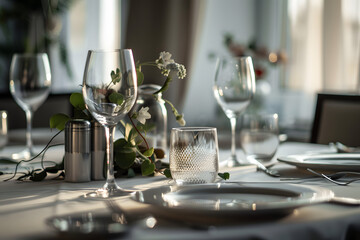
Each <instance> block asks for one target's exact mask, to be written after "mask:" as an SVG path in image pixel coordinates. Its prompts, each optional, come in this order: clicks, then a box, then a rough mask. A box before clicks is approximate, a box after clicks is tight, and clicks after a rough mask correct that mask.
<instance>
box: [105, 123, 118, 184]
mask: <svg viewBox="0 0 360 240" xmlns="http://www.w3.org/2000/svg"><path fill="white" fill-rule="evenodd" d="M104 128H105V136H106V163H107V164H106V165H107V175H106V184H107V186H108V187H111V186H115V185H116V183H115V178H114V162H113V153H114V132H115V127H114V126H110V127H104Z"/></svg>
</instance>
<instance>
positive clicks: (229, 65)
mask: <svg viewBox="0 0 360 240" xmlns="http://www.w3.org/2000/svg"><path fill="white" fill-rule="evenodd" d="M213 91H214V95H215V98H216V100H217V102H218V104H219V105H220V106H221V108H222V109H223V111H224V112H225V114H226V116H227V117H228V118H229V119H230V124H231V156H230V158H229V159H227V165H228V166H229V167H234V166H240V165H244V164H247V161H246V160H241V161H240V160H239V159H238V158H237V156H236V143H235V129H236V119H237V118H238V117H239V116H240V115H241V114H242V113H243V111H244V110H245V109H246V107H247V106H248V105H249V104H250V102H251V99H252V98H253V97H254V94H255V74H254V67H253V63H252V58H251V57H229V58H221V59H220V58H219V59H218V62H217V65H216V72H215V83H214V86H213Z"/></svg>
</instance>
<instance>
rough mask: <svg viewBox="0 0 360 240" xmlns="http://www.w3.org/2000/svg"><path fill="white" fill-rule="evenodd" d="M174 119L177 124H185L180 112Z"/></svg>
mask: <svg viewBox="0 0 360 240" xmlns="http://www.w3.org/2000/svg"><path fill="white" fill-rule="evenodd" d="M176 121H177V122H178V124H179V125H180V126H185V125H186V121H185V119H184V116H183V115H180V114H179V115H177V116H176Z"/></svg>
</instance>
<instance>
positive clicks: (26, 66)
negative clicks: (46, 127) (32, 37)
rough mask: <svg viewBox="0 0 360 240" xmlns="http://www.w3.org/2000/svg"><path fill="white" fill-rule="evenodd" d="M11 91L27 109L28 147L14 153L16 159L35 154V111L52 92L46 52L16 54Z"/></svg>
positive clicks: (17, 100)
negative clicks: (33, 118)
mask: <svg viewBox="0 0 360 240" xmlns="http://www.w3.org/2000/svg"><path fill="white" fill-rule="evenodd" d="M9 86H10V92H11V95H12V96H13V98H14V100H15V102H16V103H17V104H18V105H19V106H20V107H21V108H22V109H23V110H24V111H25V113H26V120H27V129H26V145H27V148H26V149H25V150H24V151H23V152H21V153H16V154H13V155H12V158H14V159H30V158H31V157H33V156H35V153H34V151H33V143H32V139H31V128H32V116H33V113H34V112H35V111H36V110H37V109H38V108H39V107H40V106H41V105H42V104H43V103H44V101H45V100H46V98H47V97H48V95H49V93H50V87H51V71H50V64H49V59H48V56H47V54H46V53H38V54H30V53H29V54H14V55H13V57H12V61H11V67H10V82H9Z"/></svg>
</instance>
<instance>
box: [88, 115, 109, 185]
mask: <svg viewBox="0 0 360 240" xmlns="http://www.w3.org/2000/svg"><path fill="white" fill-rule="evenodd" d="M104 164H106V137H105V129H104V127H103V126H102V125H101V124H100V123H98V122H97V121H93V122H91V179H92V180H104V179H105V172H104V170H105V165H104Z"/></svg>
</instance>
